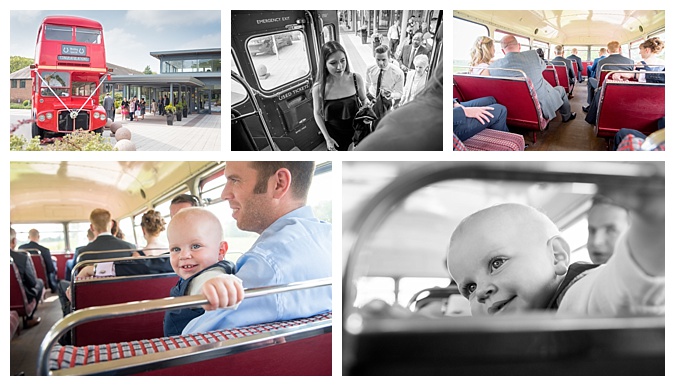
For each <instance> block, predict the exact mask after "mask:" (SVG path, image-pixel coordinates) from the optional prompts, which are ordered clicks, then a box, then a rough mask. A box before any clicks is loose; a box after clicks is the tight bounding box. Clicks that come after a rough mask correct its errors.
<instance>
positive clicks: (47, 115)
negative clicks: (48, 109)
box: [45, 113, 54, 119]
mask: <svg viewBox="0 0 675 386" xmlns="http://www.w3.org/2000/svg"><path fill="white" fill-rule="evenodd" d="M45 116H46V117H47V119H52V118H53V117H54V115H52V113H47V114H45Z"/></svg>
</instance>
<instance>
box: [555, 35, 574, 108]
mask: <svg viewBox="0 0 675 386" xmlns="http://www.w3.org/2000/svg"><path fill="white" fill-rule="evenodd" d="M554 53H555V54H556V55H557V56H556V57H555V58H553V59H552V61H553V62H562V63H565V67H566V68H567V81H568V82H569V85H570V93H569V98H570V99H572V98H574V95H572V92H573V91H574V83H575V79H574V68H573V67H572V66H576V62H574V63H572V60H570V59H567V58H565V56H564V55H565V48H564V47H563V46H562V45H560V44H559V45H557V46H555V50H554Z"/></svg>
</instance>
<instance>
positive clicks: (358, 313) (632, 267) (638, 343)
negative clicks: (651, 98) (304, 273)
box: [342, 161, 665, 375]
mask: <svg viewBox="0 0 675 386" xmlns="http://www.w3.org/2000/svg"><path fill="white" fill-rule="evenodd" d="M342 195H343V246H342V248H343V267H344V269H343V275H344V277H343V283H344V284H343V285H344V288H343V294H344V295H343V296H344V297H343V320H344V325H343V348H342V349H343V355H342V361H343V374H344V375H563V374H564V375H664V374H665V357H664V355H665V231H664V225H665V163H664V162H633V163H631V162H553V161H546V162H538V163H530V162H448V161H437V162H374V161H373V162H344V163H343V191H342Z"/></svg>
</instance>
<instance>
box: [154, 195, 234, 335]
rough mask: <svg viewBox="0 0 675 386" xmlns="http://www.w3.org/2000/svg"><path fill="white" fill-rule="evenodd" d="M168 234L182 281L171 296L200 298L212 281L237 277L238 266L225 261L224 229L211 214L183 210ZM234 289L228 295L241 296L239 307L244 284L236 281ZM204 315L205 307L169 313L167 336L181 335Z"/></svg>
mask: <svg viewBox="0 0 675 386" xmlns="http://www.w3.org/2000/svg"><path fill="white" fill-rule="evenodd" d="M167 233H168V238H169V248H170V256H171V267H172V268H173V270H174V272H176V274H177V275H178V276H179V277H180V279H178V283H177V284H176V286H175V287H173V288H172V289H171V295H170V296H187V295H197V294H199V293H201V290H202V285H203V284H204V283H205V282H206V281H207V280H208V279H210V278H212V277H217V276H219V275H220V274H226V275H231V274H233V273H234V269H235V266H234V263H232V262H230V261H227V260H225V253H226V252H227V242H225V241H223V228H222V226H221V225H220V221H219V220H218V218H217V217H216V216H215V215H214V214H213V213H211V212H209V211H208V210H206V209H203V208H186V209H183V210H181V211H180V212H178V213H177V214H176V216H174V217H173V218H172V219H171V222H170V223H169V229H168V231H167ZM232 286H233V287H232V289H230V288H228V290H229V291H228V292H235V293H236V294H237V297H236V301H235V302H233V303H234V304H236V303H239V302H241V299H242V298H243V288H242V286H241V280H239V279H237V280H233V281H232ZM232 290H234V291H232ZM234 304H230V305H234ZM203 313H204V309H203V308H201V307H200V308H182V309H178V310H171V311H167V312H166V313H165V314H164V336H172V335H180V334H181V332H182V331H183V329H184V328H185V326H186V325H187V324H188V322H190V321H191V320H192V319H194V318H196V317H198V316H200V315H202V314H203Z"/></svg>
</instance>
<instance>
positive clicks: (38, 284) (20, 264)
mask: <svg viewBox="0 0 675 386" xmlns="http://www.w3.org/2000/svg"><path fill="white" fill-rule="evenodd" d="M16 244H17V242H16V231H15V230H14V228H11V227H10V228H9V257H10V258H11V259H12V261H14V265H16V267H17V268H18V269H19V275H21V283H22V284H23V290H24V292H25V295H26V300H27V301H28V302H29V303H30V302H32V301H33V300H40V299H39V298H40V297H41V296H42V293H43V291H44V288H45V283H44V282H43V281H42V279H38V278H37V277H35V271H34V270H32V269H31V268H30V267H29V264H30V263H29V262H28V259H29V258H30V257H28V255H27V254H26V253H25V252H17V251H15V250H14V249H15V248H16ZM38 304H39V302H38V301H36V302H35V308H34V309H33V312H32V313H31V314H30V315H26V318H25V319H24V322H23V327H24V328H31V327H35V326H37V325H38V324H40V321H41V320H42V319H41V318H40V317H37V318H36V317H34V315H35V311H37V309H38Z"/></svg>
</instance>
